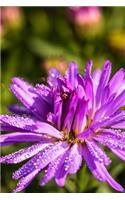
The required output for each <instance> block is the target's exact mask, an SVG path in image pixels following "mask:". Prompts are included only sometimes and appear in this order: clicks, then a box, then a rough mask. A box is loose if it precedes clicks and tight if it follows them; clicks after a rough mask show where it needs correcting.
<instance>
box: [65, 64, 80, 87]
mask: <svg viewBox="0 0 125 200" xmlns="http://www.w3.org/2000/svg"><path fill="white" fill-rule="evenodd" d="M77 74H78V67H77V64H76V63H75V62H71V63H70V64H69V68H68V71H67V80H68V81H69V83H71V85H72V86H73V88H74V87H77V85H78V80H77Z"/></svg>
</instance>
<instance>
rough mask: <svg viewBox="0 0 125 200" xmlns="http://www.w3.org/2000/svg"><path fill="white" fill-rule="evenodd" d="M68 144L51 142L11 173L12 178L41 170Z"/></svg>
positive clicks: (64, 149)
mask: <svg viewBox="0 0 125 200" xmlns="http://www.w3.org/2000/svg"><path fill="white" fill-rule="evenodd" d="M68 148H69V145H68V144H66V143H65V142H59V143H53V144H50V145H49V146H47V147H46V148H44V149H43V150H42V151H40V152H39V153H37V155H35V156H34V157H33V158H31V159H30V160H29V161H28V162H27V163H26V164H24V165H23V166H22V167H21V168H20V169H19V170H17V171H16V172H15V173H14V174H13V178H14V179H19V178H21V177H23V176H26V175H28V174H30V173H32V172H33V171H34V170H36V169H38V170H39V171H41V170H42V169H43V168H44V167H46V166H47V165H48V164H49V163H50V162H51V161H53V160H54V159H56V158H57V157H58V156H60V155H61V154H63V153H64V152H65V151H66V150H67V149H68Z"/></svg>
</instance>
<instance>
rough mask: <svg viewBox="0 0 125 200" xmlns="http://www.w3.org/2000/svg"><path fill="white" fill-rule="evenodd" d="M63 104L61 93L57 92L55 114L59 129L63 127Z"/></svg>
mask: <svg viewBox="0 0 125 200" xmlns="http://www.w3.org/2000/svg"><path fill="white" fill-rule="evenodd" d="M62 105H63V101H62V98H61V97H60V93H58V92H57V93H55V96H54V114H55V119H56V121H55V124H56V125H57V127H58V129H59V130H60V128H61V116H62Z"/></svg>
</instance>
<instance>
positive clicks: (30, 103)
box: [10, 77, 49, 119]
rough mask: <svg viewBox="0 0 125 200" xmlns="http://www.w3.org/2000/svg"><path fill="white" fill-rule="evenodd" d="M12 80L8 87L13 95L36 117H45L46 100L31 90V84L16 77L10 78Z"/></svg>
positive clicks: (46, 109)
mask: <svg viewBox="0 0 125 200" xmlns="http://www.w3.org/2000/svg"><path fill="white" fill-rule="evenodd" d="M12 82H13V83H12V85H11V86H10V89H11V91H12V92H13V93H14V95H15V96H16V97H17V98H18V99H19V100H20V101H21V102H22V103H23V104H24V106H26V107H27V108H28V109H30V110H31V111H32V113H33V114H34V115H35V116H36V117H38V119H42V118H44V119H45V116H46V113H47V111H48V109H49V107H48V105H47V104H46V102H45V101H44V100H43V99H42V98H40V96H39V95H38V94H36V93H35V92H34V91H33V90H34V88H33V86H31V85H29V84H28V83H26V82H25V81H24V80H22V79H20V78H16V77H15V78H13V79H12Z"/></svg>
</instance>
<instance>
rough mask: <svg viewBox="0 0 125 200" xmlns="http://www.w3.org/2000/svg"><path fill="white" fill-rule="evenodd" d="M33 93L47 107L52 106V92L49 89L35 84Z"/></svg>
mask: <svg viewBox="0 0 125 200" xmlns="http://www.w3.org/2000/svg"><path fill="white" fill-rule="evenodd" d="M35 92H36V93H37V94H38V95H40V97H41V98H42V99H43V100H44V101H45V102H46V103H47V104H49V105H51V104H52V92H51V89H50V88H49V87H47V86H46V85H44V84H37V85H36V86H35Z"/></svg>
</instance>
